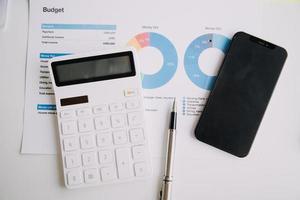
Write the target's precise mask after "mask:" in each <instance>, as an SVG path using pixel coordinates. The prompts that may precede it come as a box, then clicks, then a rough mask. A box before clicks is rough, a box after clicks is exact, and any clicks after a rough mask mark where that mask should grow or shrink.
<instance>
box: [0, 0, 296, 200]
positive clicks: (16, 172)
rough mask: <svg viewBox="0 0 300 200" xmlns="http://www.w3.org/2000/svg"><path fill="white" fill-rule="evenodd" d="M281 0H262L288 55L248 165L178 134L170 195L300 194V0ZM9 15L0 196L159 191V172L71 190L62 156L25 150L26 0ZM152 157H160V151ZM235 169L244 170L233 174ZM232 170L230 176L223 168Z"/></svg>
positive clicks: (1, 39) (273, 35) (0, 42)
mask: <svg viewBox="0 0 300 200" xmlns="http://www.w3.org/2000/svg"><path fill="white" fill-rule="evenodd" d="M275 2H276V3H275ZM283 2H284V1H264V6H263V9H262V16H263V17H262V18H263V20H264V26H265V27H263V32H262V36H263V37H264V38H267V39H268V40H270V41H272V42H274V43H278V44H280V45H282V46H284V47H285V48H286V49H287V50H288V52H289V57H288V60H287V62H286V65H285V67H284V70H283V72H282V74H281V77H280V79H279V82H278V84H277V87H276V90H275V92H274V94H273V97H272V100H271V102H270V104H269V106H268V109H267V112H266V114H265V116H264V119H263V122H262V124H261V127H260V129H259V133H258V135H257V138H256V141H255V143H254V145H253V148H252V151H253V152H252V154H251V156H252V157H250V158H249V159H250V160H251V167H249V166H247V167H245V168H243V167H241V166H243V164H244V165H248V163H249V160H248V162H245V161H244V160H236V159H233V158H232V159H231V158H228V159H227V161H226V162H231V163H234V162H238V165H237V166H239V167H236V168H232V169H231V170H228V169H222V166H216V163H218V162H217V160H218V159H223V158H222V157H217V156H215V157H211V156H209V155H208V156H205V157H199V156H198V157H197V151H201V150H203V148H205V146H204V144H201V143H199V145H198V146H199V148H197V149H195V155H185V154H184V149H185V148H188V146H189V144H188V143H186V142H185V143H184V142H181V141H180V135H179V137H178V140H177V152H178V153H177V158H176V159H177V160H180V161H181V162H177V163H176V167H175V173H176V182H175V185H174V187H175V189H176V190H175V191H174V194H173V195H174V198H173V199H207V200H208V199H231V200H232V199H236V200H238V199H243V200H245V199H249V200H250V199H263V200H266V199H272V200H274V199H288V200H292V199H295V200H296V199H300V190H299V185H300V156H299V155H300V123H299V120H300V106H299V103H298V102H300V101H299V100H300V89H299V87H297V85H299V80H300V79H299V75H298V74H299V73H300V67H299V66H300V61H299V58H300V53H299V52H300V51H299V50H298V49H299V46H300V39H299V35H300V25H299V19H300V3H296V1H285V3H283ZM7 19H8V20H7V24H6V27H5V29H4V30H0V60H1V65H0V70H1V71H0V81H1V84H0V88H1V89H0V91H1V92H2V94H1V99H0V102H1V103H0V111H1V115H0V122H1V126H0V133H1V139H0V158H1V167H0V169H1V170H0V199H1V200H14V199H24V200H25V199H28V200H29V199H30V200H31V199H72V200H75V199H105V200H110V199H120V198H124V197H125V198H124V199H139V200H140V199H156V197H157V191H158V188H159V185H160V179H159V175H157V174H156V175H154V176H153V178H152V179H150V180H149V181H146V182H139V183H129V184H119V185H114V186H104V187H95V188H89V189H82V190H66V189H65V188H64V187H63V182H62V178H61V177H62V173H61V169H60V164H61V163H60V162H59V158H57V156H41V155H20V153H19V152H20V145H21V140H22V126H23V107H24V83H25V62H26V49H27V40H26V39H27V31H28V25H27V23H28V2H27V1H26V0H11V1H9V7H8V17H7ZM191 141H192V139H191ZM202 155H203V154H202ZM153 162H154V164H155V165H161V163H162V162H161V160H160V159H155V158H154V159H153ZM233 166H235V165H233ZM207 168H209V169H210V170H209V171H204V170H202V169H207ZM237 170H239V173H238V174H241V171H240V170H242V173H244V174H245V176H243V177H240V176H239V177H237V176H235V174H236V173H235V172H237ZM206 173H211V176H207V174H206ZM228 173H230V174H232V179H230V180H228V179H225V178H224V177H223V176H222V175H223V174H228ZM204 174H206V176H204ZM202 177H210V178H209V179H208V178H205V179H203V178H202ZM227 183H231V184H227ZM232 183H234V184H232Z"/></svg>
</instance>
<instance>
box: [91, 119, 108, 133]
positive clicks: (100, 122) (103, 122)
mask: <svg viewBox="0 0 300 200" xmlns="http://www.w3.org/2000/svg"><path fill="white" fill-rule="evenodd" d="M94 121H95V128H96V129H97V130H104V129H108V128H109V127H110V123H109V118H108V117H107V116H101V117H96V118H95V119H94Z"/></svg>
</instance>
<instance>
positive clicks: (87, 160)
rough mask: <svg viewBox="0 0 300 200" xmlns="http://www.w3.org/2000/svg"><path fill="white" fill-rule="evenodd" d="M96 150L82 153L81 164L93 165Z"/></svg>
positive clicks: (94, 163)
mask: <svg viewBox="0 0 300 200" xmlns="http://www.w3.org/2000/svg"><path fill="white" fill-rule="evenodd" d="M96 161H97V160H96V152H87V153H83V154H82V164H83V166H93V165H96V163H97V162H96Z"/></svg>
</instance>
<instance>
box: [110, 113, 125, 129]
mask: <svg viewBox="0 0 300 200" xmlns="http://www.w3.org/2000/svg"><path fill="white" fill-rule="evenodd" d="M125 125H126V122H125V116H124V115H122V114H118V115H112V116H111V126H112V127H113V128H122V127H124V126H125Z"/></svg>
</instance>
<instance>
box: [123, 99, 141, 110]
mask: <svg viewBox="0 0 300 200" xmlns="http://www.w3.org/2000/svg"><path fill="white" fill-rule="evenodd" d="M139 106H140V102H139V101H138V100H131V101H127V102H126V108H127V109H135V108H138V107H139Z"/></svg>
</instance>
